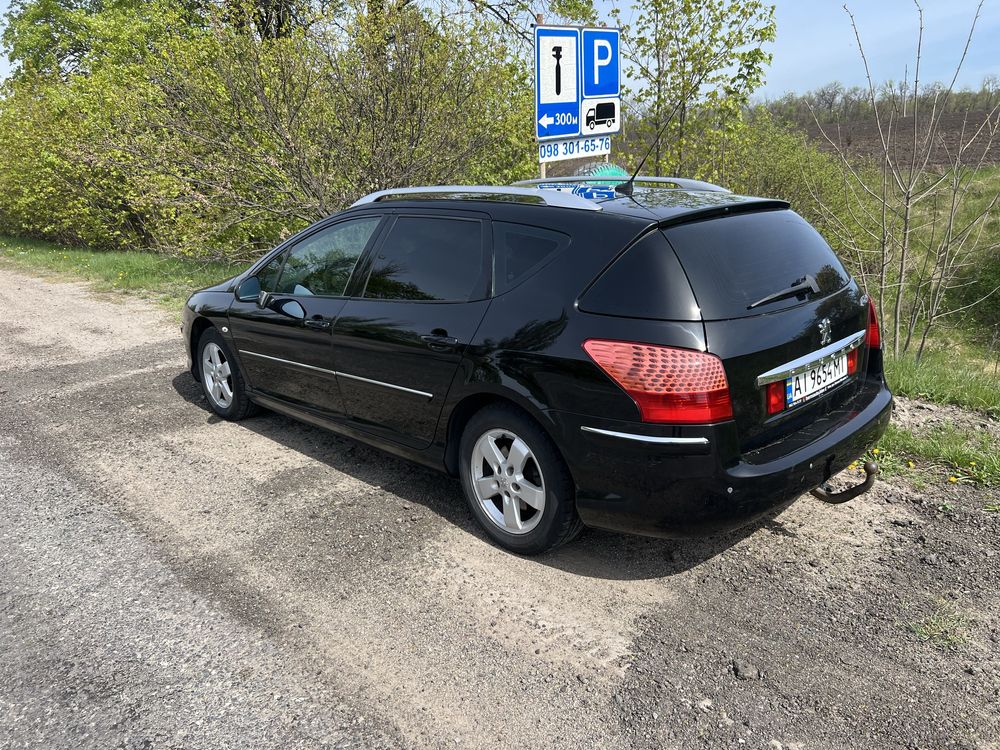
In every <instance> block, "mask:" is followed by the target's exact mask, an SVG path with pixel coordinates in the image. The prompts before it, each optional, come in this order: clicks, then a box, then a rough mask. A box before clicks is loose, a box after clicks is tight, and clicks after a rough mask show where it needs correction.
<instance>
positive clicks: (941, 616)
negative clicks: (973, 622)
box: [907, 601, 969, 649]
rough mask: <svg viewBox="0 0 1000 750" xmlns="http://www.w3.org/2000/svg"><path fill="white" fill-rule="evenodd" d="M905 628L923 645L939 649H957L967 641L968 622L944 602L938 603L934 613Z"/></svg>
mask: <svg viewBox="0 0 1000 750" xmlns="http://www.w3.org/2000/svg"><path fill="white" fill-rule="evenodd" d="M907 628H908V629H909V631H910V632H911V633H913V634H914V635H915V636H917V638H918V639H919V640H921V641H923V642H924V643H930V644H931V645H932V646H936V647H937V648H941V649H953V648H957V647H958V646H960V645H961V644H963V643H965V641H966V640H967V639H968V632H969V621H968V619H967V618H965V617H963V616H962V614H961V613H960V612H958V610H956V609H955V608H954V607H953V606H951V605H950V604H948V603H947V602H945V601H939V602H938V603H937V606H936V607H935V609H934V611H933V612H932V613H931V614H930V615H928V616H927V617H924V618H923V619H921V620H916V621H914V622H910V623H908V624H907Z"/></svg>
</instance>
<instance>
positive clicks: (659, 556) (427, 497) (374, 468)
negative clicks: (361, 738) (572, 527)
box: [172, 372, 794, 581]
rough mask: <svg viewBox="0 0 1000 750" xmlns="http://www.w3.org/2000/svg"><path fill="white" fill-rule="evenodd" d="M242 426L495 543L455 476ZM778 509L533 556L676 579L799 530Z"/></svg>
mask: <svg viewBox="0 0 1000 750" xmlns="http://www.w3.org/2000/svg"><path fill="white" fill-rule="evenodd" d="M172 384H173V387H174V390H175V391H176V392H177V393H178V395H179V396H180V397H181V398H183V399H184V400H185V401H187V402H189V403H190V404H192V405H193V406H196V407H198V408H199V409H201V410H202V411H204V412H205V417H206V422H208V423H209V424H213V423H218V422H220V421H221V420H220V418H219V417H218V416H217V415H216V414H215V413H214V412H213V411H212V410H211V408H210V407H209V405H208V402H207V400H206V399H205V396H204V394H203V393H202V390H201V386H200V385H199V384H198V383H197V382H196V381H195V380H194V378H193V377H192V376H191V374H190V373H189V372H184V373H181V374H179V375H177V376H176V377H175V378H174V379H173V381H172ZM240 426H241V427H243V428H245V429H248V430H251V431H253V432H255V433H257V434H258V435H260V436H262V437H265V438H267V439H268V440H272V441H274V442H276V443H278V444H280V445H281V446H282V447H284V448H287V449H290V450H294V451H296V452H298V453H301V454H302V455H305V456H308V457H309V458H310V459H313V460H315V461H319V462H322V463H324V464H326V465H327V466H330V467H331V468H334V469H336V470H338V471H340V472H343V473H345V474H348V475H350V476H351V477H353V478H355V479H357V480H359V481H362V482H365V483H366V484H370V485H374V486H377V487H380V488H381V489H383V490H385V491H387V492H391V493H392V494H394V495H396V496H397V497H399V498H400V499H401V500H403V501H404V502H408V503H412V504H415V505H422V506H424V507H426V508H427V509H429V510H431V511H433V512H434V513H436V514H437V515H439V516H440V517H441V518H442V519H443V520H445V521H446V522H448V523H450V524H452V525H453V526H456V527H458V528H461V529H463V530H465V531H467V532H469V533H471V534H473V535H475V536H477V537H479V538H480V539H483V540H484V541H487V542H488V540H487V538H486V535H485V534H484V533H483V531H482V529H480V528H479V526H478V525H477V524H476V523H475V521H474V520H473V518H472V515H471V514H470V513H469V510H468V507H467V505H466V501H465V498H464V496H463V494H462V491H461V488H460V487H459V485H458V482H457V481H456V480H455V479H454V478H452V477H449V476H447V475H445V474H442V473H439V472H435V471H433V470H431V469H428V468H426V467H423V466H420V465H419V464H415V463H413V462H411V461H407V460H406V459H403V458H398V457H396V456H393V455H392V454H390V453H386V452H384V451H382V450H379V449H377V448H374V447H371V446H368V445H365V444H363V443H361V442H359V441H357V440H354V439H352V438H349V437H342V436H340V435H337V434H336V433H333V432H330V431H327V430H323V429H320V428H317V427H313V426H311V425H308V424H306V423H303V422H298V421H296V420H294V419H292V418H290V417H285V416H283V415H280V414H276V413H274V412H270V411H264V412H263V413H262V414H261V415H260V416H257V417H253V418H251V419H246V420H244V421H242V422H240ZM775 515H777V513H775V514H774V515H771V516H767V517H765V518H764V519H763V520H761V521H758V522H757V523H754V524H751V525H749V526H746V527H744V528H742V529H739V530H737V531H733V532H730V533H728V534H725V535H720V536H713V537H703V538H697V539H654V538H649V537H639V536H631V535H628V534H619V533H614V532H607V531H601V530H599V529H587V530H585V531H584V533H583V534H582V535H581V536H580V538H579V539H577V540H576V541H574V542H573V543H572V544H569V545H566V546H565V547H560V548H559V549H557V550H554V551H552V552H549V553H546V554H543V555H538V556H536V557H533V558H531V559H532V560H533V561H535V562H537V563H539V564H541V565H547V566H550V567H553V568H556V569H559V570H562V571H565V572H567V573H571V574H573V575H578V576H585V577H589V578H600V579H607V580H623V581H624V580H645V579H654V578H669V577H670V576H674V575H677V574H679V573H683V572H685V571H687V570H690V569H691V568H694V567H696V566H698V565H700V564H701V563H703V562H706V561H707V560H710V559H712V558H713V557H715V556H716V555H719V554H721V553H723V552H725V551H726V550H727V549H729V548H730V547H732V546H734V545H735V544H738V543H739V542H740V541H742V540H743V539H745V538H747V537H748V536H750V535H752V534H753V533H755V532H757V531H760V530H763V531H768V532H770V533H773V534H781V535H785V536H794V534H793V532H790V531H788V530H787V529H786V528H785V526H784V525H783V524H782V523H781V521H780V520H779V519H777V518H775V517H774V516H775Z"/></svg>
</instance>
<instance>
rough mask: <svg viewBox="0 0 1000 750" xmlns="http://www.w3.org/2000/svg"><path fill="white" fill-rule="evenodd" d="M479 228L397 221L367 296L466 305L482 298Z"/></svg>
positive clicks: (467, 223)
mask: <svg viewBox="0 0 1000 750" xmlns="http://www.w3.org/2000/svg"><path fill="white" fill-rule="evenodd" d="M488 282H489V267H488V265H487V264H486V263H485V262H484V248H483V223H482V222H481V221H479V220H478V219H471V220H470V219H451V218H449V219H444V218H440V219H439V218H434V217H429V216H401V217H400V218H399V219H397V220H396V223H395V224H394V225H393V227H392V229H391V230H389V234H388V236H387V237H386V238H385V241H384V242H383V243H382V247H381V249H380V250H379V253H378V255H377V256H376V257H375V260H374V262H373V264H372V272H371V275H370V276H369V277H368V285H367V287H366V288H365V297H368V298H374V299H408V300H449V301H459V302H465V301H468V300H473V299H482V298H483V297H485V296H486V291H487V289H486V287H487V283H488Z"/></svg>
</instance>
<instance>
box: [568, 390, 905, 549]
mask: <svg viewBox="0 0 1000 750" xmlns="http://www.w3.org/2000/svg"><path fill="white" fill-rule="evenodd" d="M891 413H892V394H891V393H890V392H889V390H888V388H886V386H885V384H884V383H883V382H881V381H877V382H873V383H870V384H869V385H868V386H866V387H865V388H864V389H862V390H861V391H860V392H859V393H858V395H857V397H856V398H854V399H852V400H851V401H850V402H849V403H848V404H846V405H845V407H844V408H843V409H840V410H838V411H835V412H831V413H830V414H828V415H826V416H825V417H823V418H822V419H820V420H817V421H816V423H815V425H814V426H813V427H812V428H811V430H810V431H811V432H812V430H814V431H815V432H812V434H810V435H809V438H810V439H809V440H808V442H805V443H804V444H803V440H802V435H796V436H795V437H794V440H793V441H788V444H787V445H782V444H779V445H774V446H769V447H768V448H765V449H761V450H760V451H756V452H754V453H750V454H746V455H740V453H739V448H738V443H737V435H736V430H735V426H734V425H733V424H732V423H725V424H719V425H711V426H691V427H657V426H654V425H643V424H637V423H634V422H632V423H623V422H614V423H612V422H608V421H607V420H595V419H592V418H589V417H586V416H583V415H579V414H573V413H569V412H549V413H548V416H549V418H550V419H551V420H552V423H553V426H554V428H555V429H556V431H557V432H559V433H561V437H562V440H561V441H560V445H561V447H563V452H564V455H565V457H566V460H567V463H568V464H569V468H570V472H571V473H572V475H573V478H574V480H575V481H576V484H577V508H578V510H579V513H580V517H581V518H582V519H583V521H584V523H585V524H587V525H588V526H594V527H599V528H605V529H612V530H615V531H624V532H629V533H636V534H644V535H649V536H661V537H686V536H705V535H711V534H717V533H723V532H726V531H729V530H732V529H735V528H739V527H741V526H745V525H747V524H749V523H752V522H753V521H755V520H757V519H758V518H760V517H761V516H764V515H767V514H768V513H771V512H774V511H776V510H780V509H781V508H784V507H786V506H788V505H789V504H791V503H792V502H793V501H794V500H795V499H796V498H797V497H799V496H800V495H802V494H804V493H806V492H808V491H810V490H812V489H813V488H815V487H817V486H819V485H820V484H822V483H823V482H825V481H826V480H827V479H829V478H830V477H831V476H832V475H834V474H836V473H838V472H840V471H842V470H843V469H845V468H846V467H847V466H849V465H850V464H851V462H853V461H854V460H856V459H857V458H859V457H860V456H862V455H863V454H864V453H865V452H866V451H867V450H869V449H870V448H871V447H872V446H873V445H874V444H875V442H876V441H877V440H878V439H879V437H881V436H882V434H883V433H884V432H885V429H886V427H887V426H888V424H889V417H890V415H891ZM585 427H588V428H596V429H598V430H602V431H603V432H594V431H592V429H582V428H585ZM615 432H620V433H623V434H626V435H632V436H635V435H638V436H644V437H648V438H651V439H654V440H660V441H662V439H664V438H666V439H677V438H681V439H683V440H682V441H681V442H676V443H673V442H645V441H641V440H636V439H632V438H623V437H621V436H616V435H614V434H607V433H615ZM792 442H794V443H795V447H794V448H791V449H789V446H790V445H791V444H792Z"/></svg>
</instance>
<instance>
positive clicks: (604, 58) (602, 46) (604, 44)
mask: <svg viewBox="0 0 1000 750" xmlns="http://www.w3.org/2000/svg"><path fill="white" fill-rule="evenodd" d="M610 64H611V42H609V41H608V40H607V39H595V40H594V84H595V85H597V86H600V85H601V68H603V67H604V66H606V65H610Z"/></svg>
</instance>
